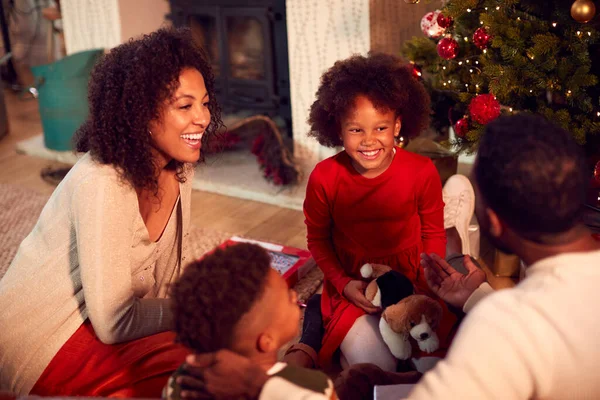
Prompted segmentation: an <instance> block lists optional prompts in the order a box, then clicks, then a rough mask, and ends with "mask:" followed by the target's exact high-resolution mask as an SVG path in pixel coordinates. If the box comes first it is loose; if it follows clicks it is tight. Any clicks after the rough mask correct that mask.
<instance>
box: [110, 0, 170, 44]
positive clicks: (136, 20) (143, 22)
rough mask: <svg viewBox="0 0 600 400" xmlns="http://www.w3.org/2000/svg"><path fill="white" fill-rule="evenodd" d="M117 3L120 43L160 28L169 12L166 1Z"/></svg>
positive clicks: (132, 0)
mask: <svg viewBox="0 0 600 400" xmlns="http://www.w3.org/2000/svg"><path fill="white" fill-rule="evenodd" d="M118 1H119V14H120V18H121V41H122V42H125V41H127V40H129V39H130V38H132V37H136V36H139V35H142V34H144V33H150V32H152V31H155V30H156V29H158V28H160V27H161V26H162V25H163V24H164V23H165V20H166V14H168V13H169V11H170V10H169V2H168V1H167V0H118Z"/></svg>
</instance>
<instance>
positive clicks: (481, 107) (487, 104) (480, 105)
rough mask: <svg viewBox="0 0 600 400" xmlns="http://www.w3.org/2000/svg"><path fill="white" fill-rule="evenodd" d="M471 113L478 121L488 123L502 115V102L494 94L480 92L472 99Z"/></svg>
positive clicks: (482, 123)
mask: <svg viewBox="0 0 600 400" xmlns="http://www.w3.org/2000/svg"><path fill="white" fill-rule="evenodd" d="M469 114H471V118H473V119H474V120H475V121H476V122H477V123H480V124H481V125H486V124H488V123H490V122H492V121H493V120H495V119H496V118H498V117H499V116H500V103H499V102H498V100H496V96H494V95H493V94H480V95H478V96H475V97H474V98H473V100H471V104H469Z"/></svg>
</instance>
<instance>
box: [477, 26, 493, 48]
mask: <svg viewBox="0 0 600 400" xmlns="http://www.w3.org/2000/svg"><path fill="white" fill-rule="evenodd" d="M491 38H492V36H491V35H490V34H488V33H487V31H486V30H485V28H479V29H477V30H476V31H475V33H474V34H473V43H475V46H477V47H479V48H480V49H481V50H483V49H485V48H486V47H488V44H489V43H490V39H491Z"/></svg>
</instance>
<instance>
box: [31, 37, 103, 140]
mask: <svg viewBox="0 0 600 400" xmlns="http://www.w3.org/2000/svg"><path fill="white" fill-rule="evenodd" d="M103 53H104V50H103V49H95V50H88V51H83V52H80V53H75V54H72V55H70V56H67V57H65V58H63V59H61V60H59V61H56V62H54V63H52V64H46V65H39V66H36V67H32V68H31V71H32V72H33V75H34V76H35V81H36V85H35V88H36V89H37V91H38V104H39V109H40V118H41V119H42V128H43V129H44V144H45V146H46V147H47V148H49V149H51V150H57V151H68V150H72V149H73V145H72V138H73V134H74V133H75V131H76V130H77V128H79V126H81V124H83V123H84V122H85V120H86V118H87V116H88V100H87V88H88V81H89V78H90V73H91V71H92V68H93V67H94V65H95V64H96V61H98V58H99V57H100V56H101V55H102V54H103Z"/></svg>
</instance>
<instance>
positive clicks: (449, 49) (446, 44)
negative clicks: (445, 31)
mask: <svg viewBox="0 0 600 400" xmlns="http://www.w3.org/2000/svg"><path fill="white" fill-rule="evenodd" d="M437 52H438V54H439V55H440V57H442V58H444V59H446V60H452V59H453V58H455V57H456V56H457V54H458V42H457V41H456V40H454V39H452V38H449V37H447V38H443V39H442V40H440V41H439V43H438V45H437Z"/></svg>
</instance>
